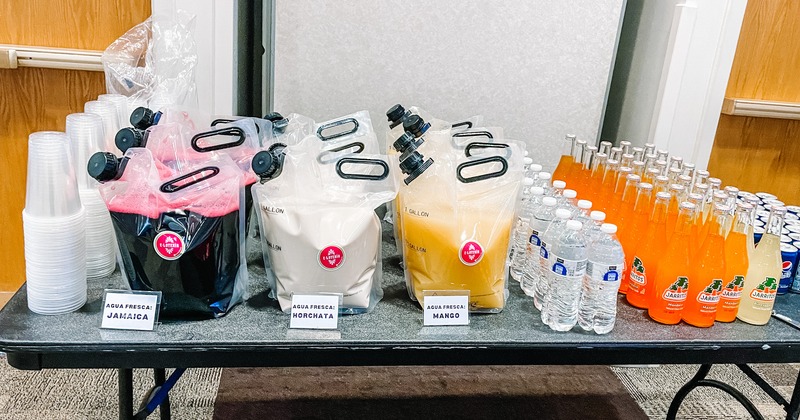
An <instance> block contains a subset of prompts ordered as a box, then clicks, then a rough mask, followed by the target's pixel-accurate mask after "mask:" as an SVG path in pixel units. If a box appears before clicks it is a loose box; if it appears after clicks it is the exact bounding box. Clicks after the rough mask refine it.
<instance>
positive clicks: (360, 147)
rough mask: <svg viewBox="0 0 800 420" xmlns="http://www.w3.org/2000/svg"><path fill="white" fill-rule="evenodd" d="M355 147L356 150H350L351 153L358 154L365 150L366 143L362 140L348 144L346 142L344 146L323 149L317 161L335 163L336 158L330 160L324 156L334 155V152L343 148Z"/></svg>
mask: <svg viewBox="0 0 800 420" xmlns="http://www.w3.org/2000/svg"><path fill="white" fill-rule="evenodd" d="M354 147H355V148H356V151H354V152H350V153H349V154H353V155H357V154H359V153H361V152H363V151H364V147H365V146H364V143H361V142H360V141H354V142H352V143H347V144H345V145H343V146H338V147H334V148H333V149H327V150H323V151H322V152H321V153H320V154H319V156H317V162H319V163H321V164H323V165H326V164H328V163H333V161H334V160H335V158H332V159H329V160H323V158H324V157H325V156H328V155H332V154H334V153H336V152H341V151H343V150H347V149H352V148H354Z"/></svg>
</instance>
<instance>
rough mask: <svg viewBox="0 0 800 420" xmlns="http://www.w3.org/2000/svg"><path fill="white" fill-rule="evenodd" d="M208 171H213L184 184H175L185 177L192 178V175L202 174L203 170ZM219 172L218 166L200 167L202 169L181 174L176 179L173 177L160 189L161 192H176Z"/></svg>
mask: <svg viewBox="0 0 800 420" xmlns="http://www.w3.org/2000/svg"><path fill="white" fill-rule="evenodd" d="M206 171H211V173H210V174H208V175H204V176H201V177H200V178H197V179H193V180H191V181H189V182H187V183H185V184H183V185H175V183H177V182H181V181H183V180H184V179H187V178H191V177H193V176H196V175H200V174H202V173H203V172H206ZM217 174H219V168H217V167H216V166H206V167H205V168H200V169H198V170H196V171H192V172H189V173H188V174H186V175H181V176H179V177H177V178H175V179H173V180H171V181H167V182H165V183H163V184H161V187H160V188H159V190H160V191H161V192H163V193H174V192H177V191H180V190H182V189H184V188H186V187H190V186H192V185H194V184H197V183H198V182H202V181H205V180H207V179H209V178H212V177H214V176H215V175H217Z"/></svg>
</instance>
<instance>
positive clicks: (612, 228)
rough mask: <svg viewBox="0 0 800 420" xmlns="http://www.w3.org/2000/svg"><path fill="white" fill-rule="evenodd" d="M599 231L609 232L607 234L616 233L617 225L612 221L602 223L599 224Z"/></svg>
mask: <svg viewBox="0 0 800 420" xmlns="http://www.w3.org/2000/svg"><path fill="white" fill-rule="evenodd" d="M600 232H603V233H609V234H611V233H617V225H615V224H612V223H603V224H602V225H601V226H600Z"/></svg>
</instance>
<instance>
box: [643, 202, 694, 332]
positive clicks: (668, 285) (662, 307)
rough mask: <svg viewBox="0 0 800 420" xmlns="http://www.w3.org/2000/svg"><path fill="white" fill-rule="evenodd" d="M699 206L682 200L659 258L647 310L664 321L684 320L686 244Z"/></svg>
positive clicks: (687, 283) (686, 269) (686, 293)
mask: <svg viewBox="0 0 800 420" xmlns="http://www.w3.org/2000/svg"><path fill="white" fill-rule="evenodd" d="M695 211H696V207H695V205H694V204H692V203H689V202H683V203H681V205H680V210H679V212H678V222H677V224H676V225H675V233H673V234H672V238H670V240H669V242H668V244H667V249H666V251H665V252H664V255H663V256H662V257H661V260H660V261H659V262H658V266H659V270H658V272H657V273H656V281H655V282H654V283H653V294H652V300H651V301H650V306H649V307H648V310H647V314H648V315H649V316H650V318H651V319H653V320H654V321H656V322H660V323H662V324H677V323H679V322H681V315H682V314H683V308H684V306H685V305H686V297H687V296H688V294H689V283H690V281H689V271H690V264H689V249H688V247H687V246H686V243H687V241H688V240H689V235H690V234H691V230H692V221H693V220H694V218H695Z"/></svg>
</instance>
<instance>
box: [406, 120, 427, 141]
mask: <svg viewBox="0 0 800 420" xmlns="http://www.w3.org/2000/svg"><path fill="white" fill-rule="evenodd" d="M429 128H431V124H430V123H426V122H425V120H423V119H422V117H420V116H419V115H412V116H410V117H408V118H406V120H405V121H403V129H404V130H405V131H408V132H410V133H411V134H413V135H414V137H422V135H423V134H425V132H426V131H428V129H429Z"/></svg>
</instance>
